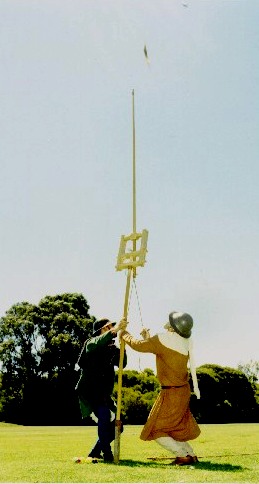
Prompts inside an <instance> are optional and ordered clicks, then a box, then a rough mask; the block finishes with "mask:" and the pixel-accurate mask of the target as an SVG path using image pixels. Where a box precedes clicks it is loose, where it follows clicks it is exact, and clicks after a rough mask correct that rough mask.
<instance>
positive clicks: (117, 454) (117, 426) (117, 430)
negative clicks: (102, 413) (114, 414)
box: [114, 420, 122, 464]
mask: <svg viewBox="0 0 259 484" xmlns="http://www.w3.org/2000/svg"><path fill="white" fill-rule="evenodd" d="M121 427H122V422H121V420H115V440H114V463H115V464H118V462H119V460H120V436H121Z"/></svg>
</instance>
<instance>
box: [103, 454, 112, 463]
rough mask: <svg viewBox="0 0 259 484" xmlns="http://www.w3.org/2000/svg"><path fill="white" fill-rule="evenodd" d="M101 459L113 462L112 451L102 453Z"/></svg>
mask: <svg viewBox="0 0 259 484" xmlns="http://www.w3.org/2000/svg"><path fill="white" fill-rule="evenodd" d="M103 460H104V462H114V458H113V454H112V452H111V453H109V454H103Z"/></svg>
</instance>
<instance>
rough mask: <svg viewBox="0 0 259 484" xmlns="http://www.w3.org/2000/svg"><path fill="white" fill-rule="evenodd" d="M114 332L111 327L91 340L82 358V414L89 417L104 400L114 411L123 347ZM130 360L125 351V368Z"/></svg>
mask: <svg viewBox="0 0 259 484" xmlns="http://www.w3.org/2000/svg"><path fill="white" fill-rule="evenodd" d="M113 338H114V336H113V334H112V333H111V331H107V332H106V333H103V334H101V335H99V336H95V337H94V338H91V339H89V340H88V341H87V343H86V345H85V348H84V351H83V354H82V357H81V359H80V363H79V364H80V367H81V375H80V378H79V381H78V383H77V385H76V390H77V392H78V397H79V404H80V409H81V413H82V417H83V418H85V417H88V416H89V415H90V414H91V413H92V412H93V411H94V409H95V408H96V406H98V405H100V404H106V405H108V406H109V408H110V409H111V410H112V411H113V412H114V411H116V407H115V403H114V401H113V399H112V398H111V395H112V392H113V386H114V380H115V370H114V367H115V366H119V361H120V350H119V348H117V346H115V344H114V341H113ZM126 364H127V356H126V352H125V353H124V359H123V368H124V367H125V366H126Z"/></svg>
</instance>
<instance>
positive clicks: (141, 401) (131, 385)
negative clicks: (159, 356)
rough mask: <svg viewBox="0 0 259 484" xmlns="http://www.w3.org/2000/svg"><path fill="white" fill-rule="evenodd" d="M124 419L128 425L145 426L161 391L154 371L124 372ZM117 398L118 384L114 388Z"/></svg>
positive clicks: (122, 413)
mask: <svg viewBox="0 0 259 484" xmlns="http://www.w3.org/2000/svg"><path fill="white" fill-rule="evenodd" d="M122 385H123V388H122V412H121V415H122V419H123V421H124V423H127V424H134V425H138V424H144V423H145V421H146V420H147V417H148V414H149V412H150V410H151V408H152V405H153V403H154V401H155V399H156V397H157V395H158V392H159V390H160V384H159V382H158V380H157V378H156V376H155V375H154V372H153V370H151V369H150V368H146V369H145V370H144V371H143V372H138V371H137V370H124V372H123V377H122ZM113 394H114V397H115V399H116V398H117V382H116V383H115V386H114V392H113Z"/></svg>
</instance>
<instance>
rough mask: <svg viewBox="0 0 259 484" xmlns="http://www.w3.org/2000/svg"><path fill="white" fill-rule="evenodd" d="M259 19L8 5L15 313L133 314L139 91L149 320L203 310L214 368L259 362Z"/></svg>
mask: <svg viewBox="0 0 259 484" xmlns="http://www.w3.org/2000/svg"><path fill="white" fill-rule="evenodd" d="M258 18H259V2H258V0H193V1H191V0H188V1H186V2H182V1H180V0H179V1H178V0H139V1H133V0H109V1H108V0H44V1H43V0H41V1H40V0H12V1H10V0H2V1H1V3H0V42H1V49H0V56H1V79H0V89H1V110H0V129H1V143H0V157H1V159H0V163H1V177H0V220H1V255H0V277H1V296H0V314H1V315H2V316H3V315H4V313H5V311H6V310H7V309H8V308H9V307H10V306H11V305H13V304H14V303H17V302H20V301H29V302H32V303H36V304H37V303H38V302H39V301H40V299H41V298H42V297H44V296H45V295H47V294H51V295H54V294H57V293H62V292H80V293H83V294H84V295H85V297H86V298H87V300H88V302H89V304H90V312H91V314H94V315H95V316H96V317H97V318H99V317H103V316H108V317H110V318H111V319H114V320H117V319H119V318H120V317H121V315H122V312H123V300H124V289H125V284H126V277H125V274H124V273H123V272H116V271H115V264H116V258H117V252H118V247H119V241H120V236H121V234H129V233H130V232H131V231H132V206H131V205H132V193H131V190H132V187H131V168H132V167H131V163H132V137H131V91H132V89H133V88H134V89H135V103H136V155H137V229H138V230H139V231H141V230H142V229H143V228H147V229H148V230H149V242H148V250H149V251H148V257H147V264H146V266H145V267H144V268H143V269H140V270H139V275H138V277H137V288H138V296H139V300H140V305H141V312H142V318H143V323H144V325H145V326H147V327H149V328H150V329H151V332H152V333H155V332H159V331H161V328H162V325H163V324H164V323H165V322H166V321H167V318H168V313H169V312H170V311H172V310H174V309H176V310H183V311H187V312H189V313H190V314H192V316H193V318H194V321H195V327H194V332H193V335H194V342H195V350H196V361H197V364H198V365H199V364H203V363H218V364H220V365H224V366H225V365H228V366H233V367H236V366H237V364H238V363H239V362H243V363H246V362H248V361H249V360H250V359H256V360H258V357H259V354H258V353H259V351H258V341H259V329H258V328H259V324H258V319H259V316H258V312H259V311H258V294H259V260H258V259H259V258H258V247H259V217H258V215H259V190H258V179H259V162H258V155H259V140H258V126H259V87H258V86H259V55H258V53H259V29H258ZM145 44H146V45H147V50H148V55H149V59H150V64H149V65H148V64H147V63H146V61H145V57H144V52H143V48H144V45H145ZM129 320H130V327H129V328H131V331H132V332H133V334H134V335H138V333H139V331H140V330H141V324H140V318H139V312H138V305H137V300H136V297H132V301H131V308H130V313H129ZM129 352H130V357H129V366H130V367H134V366H136V367H138V355H137V354H136V353H133V352H132V351H130V350H129ZM140 364H141V366H142V367H145V366H151V367H152V365H153V356H151V358H150V357H145V358H144V357H143V358H142V359H141V362H140Z"/></svg>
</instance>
